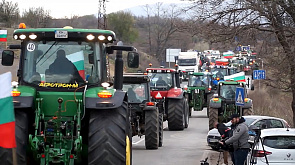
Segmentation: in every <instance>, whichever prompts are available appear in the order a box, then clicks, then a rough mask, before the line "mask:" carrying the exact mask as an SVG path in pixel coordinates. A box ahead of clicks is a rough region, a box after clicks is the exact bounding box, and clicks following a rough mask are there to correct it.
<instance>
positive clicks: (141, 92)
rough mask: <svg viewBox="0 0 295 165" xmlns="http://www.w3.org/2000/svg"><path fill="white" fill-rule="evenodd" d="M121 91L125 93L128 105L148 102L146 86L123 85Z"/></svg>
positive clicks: (143, 84) (144, 84)
mask: <svg viewBox="0 0 295 165" xmlns="http://www.w3.org/2000/svg"><path fill="white" fill-rule="evenodd" d="M123 90H124V91H127V95H128V102H129V103H142V102H143V101H145V100H148V99H149V98H148V92H147V84H146V83H141V84H125V83H124V84H123Z"/></svg>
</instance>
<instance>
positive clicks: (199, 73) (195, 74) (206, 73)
mask: <svg viewBox="0 0 295 165" xmlns="http://www.w3.org/2000/svg"><path fill="white" fill-rule="evenodd" d="M189 75H194V76H203V75H212V74H211V73H209V72H189Z"/></svg>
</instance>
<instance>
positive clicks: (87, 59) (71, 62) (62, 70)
mask: <svg viewBox="0 0 295 165" xmlns="http://www.w3.org/2000/svg"><path fill="white" fill-rule="evenodd" d="M96 44H99V43H94V42H91V43H87V42H80V43H78V42H77V41H61V42H60V41H47V42H46V43H43V42H42V41H29V42H27V43H26V44H25V51H24V62H23V81H25V82H26V83H30V84H35V85H39V86H40V87H51V88H52V87H57V88H60V87H63V88H65V87H70V88H72V86H75V87H78V86H81V85H82V84H84V82H85V81H88V82H89V83H90V84H91V83H99V80H100V77H101V76H100V52H101V50H100V46H99V45H96Z"/></svg>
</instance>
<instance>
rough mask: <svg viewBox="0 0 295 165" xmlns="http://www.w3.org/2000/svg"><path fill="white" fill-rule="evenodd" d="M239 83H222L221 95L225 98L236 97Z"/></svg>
mask: <svg viewBox="0 0 295 165" xmlns="http://www.w3.org/2000/svg"><path fill="white" fill-rule="evenodd" d="M236 87H237V85H225V84H224V85H220V96H221V97H224V98H225V99H231V100H232V99H235V96H236Z"/></svg>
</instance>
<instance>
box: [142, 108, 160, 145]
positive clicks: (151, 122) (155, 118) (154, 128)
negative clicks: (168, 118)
mask: <svg viewBox="0 0 295 165" xmlns="http://www.w3.org/2000/svg"><path fill="white" fill-rule="evenodd" d="M158 146H159V112H158V111H157V109H155V110H148V111H145V148H146V149H158Z"/></svg>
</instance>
